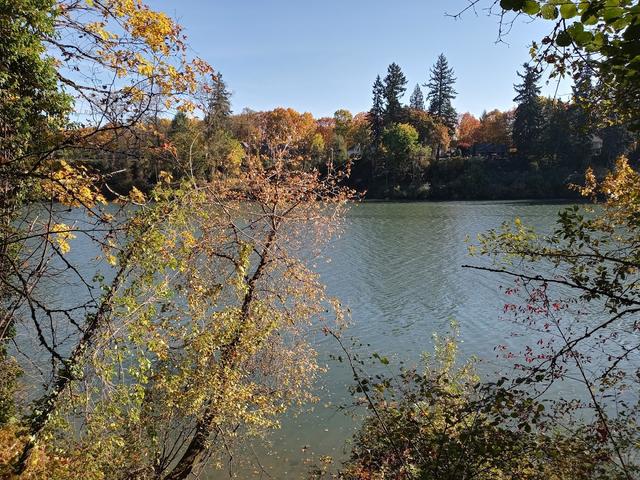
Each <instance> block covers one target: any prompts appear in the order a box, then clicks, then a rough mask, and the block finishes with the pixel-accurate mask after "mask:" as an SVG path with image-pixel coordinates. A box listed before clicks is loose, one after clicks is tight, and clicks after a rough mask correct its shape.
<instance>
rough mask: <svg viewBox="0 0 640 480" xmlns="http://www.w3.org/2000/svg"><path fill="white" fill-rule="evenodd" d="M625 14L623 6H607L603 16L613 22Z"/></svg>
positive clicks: (608, 21)
mask: <svg viewBox="0 0 640 480" xmlns="http://www.w3.org/2000/svg"><path fill="white" fill-rule="evenodd" d="M622 15H624V9H623V8H622V7H606V8H605V9H604V10H603V12H602V18H604V21H605V22H607V23H612V22H614V21H616V20H617V19H619V18H620V17H622Z"/></svg>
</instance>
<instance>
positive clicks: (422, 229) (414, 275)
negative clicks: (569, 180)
mask: <svg viewBox="0 0 640 480" xmlns="http://www.w3.org/2000/svg"><path fill="white" fill-rule="evenodd" d="M562 208H564V206H563V205H560V204H554V203H531V202H443V203H363V204H358V205H355V206H353V207H352V208H351V210H350V212H349V214H348V218H347V222H346V226H345V229H344V232H343V234H342V235H341V237H340V238H339V239H337V240H336V241H335V242H333V244H332V245H331V247H330V248H329V249H328V251H327V252H326V253H327V255H328V256H329V257H330V258H331V261H330V262H328V263H324V264H321V265H319V266H318V269H319V271H320V274H321V277H322V279H323V281H324V283H325V284H326V285H327V287H328V291H329V293H330V294H331V295H334V296H336V297H338V298H339V299H340V300H341V301H342V303H343V304H344V305H346V306H348V308H349V309H350V311H351V321H350V324H349V328H348V330H347V331H346V332H345V334H344V337H345V341H346V343H347V344H351V342H350V340H349V339H350V338H351V337H354V338H355V339H357V340H358V341H360V342H361V343H362V344H363V345H364V346H363V347H360V350H361V351H362V352H369V353H371V352H378V353H379V354H381V355H386V356H388V357H389V359H390V365H389V367H386V368H390V369H393V368H397V365H398V364H399V362H401V361H403V362H406V363H408V364H415V363H416V362H417V361H418V360H419V358H420V354H421V353H422V352H424V351H428V350H429V349H430V348H431V345H432V335H433V333H438V332H439V333H447V332H448V331H449V329H450V327H449V326H450V322H451V321H452V320H455V321H456V322H457V323H458V325H459V329H460V335H461V345H460V350H461V356H462V357H469V356H471V355H475V356H477V357H479V358H480V359H482V363H481V365H480V367H479V369H480V370H481V371H482V372H485V373H487V374H489V373H492V372H496V371H498V370H499V369H501V368H504V367H505V365H504V363H502V362H501V361H500V360H499V359H497V357H496V352H495V351H494V347H495V346H496V345H497V344H506V345H511V346H514V348H516V349H517V347H518V342H520V345H521V344H522V342H523V341H525V340H523V338H522V337H517V336H514V328H516V327H515V326H514V325H513V324H512V323H510V322H508V321H505V320H501V319H500V314H501V311H502V307H503V305H504V302H505V298H504V296H503V295H502V294H501V291H500V288H499V286H500V285H506V284H508V280H506V279H504V278H500V277H499V276H496V275H495V274H490V273H482V272H479V271H475V270H470V269H465V268H462V265H464V264H468V263H476V264H477V263H480V262H481V260H480V259H474V258H470V257H469V255H468V253H467V243H466V239H467V238H470V239H471V240H472V241H473V240H474V239H475V238H476V236H477V234H478V233H481V232H484V231H486V230H488V229H490V228H494V227H497V226H499V225H500V224H501V223H502V222H505V221H513V220H514V219H515V218H516V217H519V218H521V219H522V221H523V222H524V223H525V224H528V225H531V226H533V227H535V228H536V229H537V230H538V231H539V232H545V233H551V232H552V231H553V230H554V226H555V220H556V218H557V213H558V211H560V210H561V209H562ZM314 343H315V346H316V348H317V349H318V351H319V353H320V356H321V359H322V361H323V364H326V366H327V368H328V371H327V372H326V373H325V374H324V375H323V376H322V378H321V379H320V381H319V385H318V389H317V394H318V397H319V402H318V403H317V404H315V405H314V406H313V407H309V408H307V409H305V410H303V411H302V412H299V414H297V415H288V416H287V417H285V418H284V419H283V421H282V428H281V429H280V430H278V431H276V432H275V433H273V434H271V435H270V436H269V437H268V441H267V442H254V443H252V444H251V445H249V446H247V448H246V449H245V450H244V451H243V453H242V455H240V456H239V457H241V458H242V460H243V461H242V462H240V461H238V460H239V459H238V458H236V459H234V461H233V462H232V470H233V471H235V472H236V473H237V474H238V476H239V478H278V479H279V478H303V477H304V472H306V471H308V469H309V466H310V465H311V464H313V463H315V462H318V461H319V460H320V457H321V456H323V455H330V456H332V457H334V458H336V459H337V460H339V459H340V458H341V457H342V456H343V455H344V447H345V445H346V443H347V442H348V440H349V438H350V437H351V435H352V434H353V432H354V429H355V428H356V426H357V424H358V421H357V412H356V418H353V417H354V415H353V413H354V412H351V413H350V414H346V413H344V412H343V411H340V410H339V409H338V407H339V406H340V405H344V404H345V403H348V402H349V393H348V386H349V385H350V384H352V382H353V380H352V375H351V373H350V370H349V369H348V367H347V365H345V364H344V363H339V362H337V361H335V360H331V358H330V355H331V354H334V355H337V354H339V353H340V352H339V349H338V345H337V344H336V342H335V340H333V339H331V338H329V337H325V336H322V335H318V337H317V338H316V340H315V341H314ZM358 348H359V347H357V346H356V347H354V349H355V350H358ZM372 368H373V367H372ZM244 462H251V463H252V465H250V466H246V465H242V463H244ZM228 475H229V472H228V470H225V471H224V472H209V473H208V474H207V478H213V479H217V478H229V476H228Z"/></svg>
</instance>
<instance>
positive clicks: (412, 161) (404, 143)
mask: <svg viewBox="0 0 640 480" xmlns="http://www.w3.org/2000/svg"><path fill="white" fill-rule="evenodd" d="M418 139H419V136H418V132H417V131H416V129H415V128H413V127H412V126H411V125H409V124H406V123H394V124H393V125H391V126H390V127H387V128H385V130H384V135H383V145H384V152H385V157H386V158H387V160H388V164H387V170H388V172H389V173H390V174H391V177H392V179H393V181H400V180H402V177H403V176H406V175H411V177H412V179H414V177H415V176H416V170H418V168H419V167H420V166H425V165H421V164H422V163H424V162H426V160H427V159H428V158H427V157H428V155H427V153H428V151H427V150H426V149H424V148H422V147H421V146H420V144H419V142H418Z"/></svg>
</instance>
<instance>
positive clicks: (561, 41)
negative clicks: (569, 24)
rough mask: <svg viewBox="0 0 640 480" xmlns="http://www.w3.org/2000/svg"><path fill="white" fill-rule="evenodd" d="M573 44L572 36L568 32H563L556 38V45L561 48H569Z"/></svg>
mask: <svg viewBox="0 0 640 480" xmlns="http://www.w3.org/2000/svg"><path fill="white" fill-rule="evenodd" d="M571 42H572V38H571V35H570V34H569V32H567V31H566V30H563V31H562V32H560V33H559V34H558V35H557V36H556V45H557V46H559V47H568V46H569V45H571Z"/></svg>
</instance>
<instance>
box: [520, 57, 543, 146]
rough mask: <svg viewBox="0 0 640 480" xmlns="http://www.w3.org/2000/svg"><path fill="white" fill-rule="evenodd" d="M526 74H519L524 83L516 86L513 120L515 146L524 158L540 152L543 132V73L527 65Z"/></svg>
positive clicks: (525, 67) (525, 66) (525, 65)
mask: <svg viewBox="0 0 640 480" xmlns="http://www.w3.org/2000/svg"><path fill="white" fill-rule="evenodd" d="M523 67H524V72H523V73H520V72H518V77H520V78H521V79H522V83H520V84H517V85H514V88H515V91H516V94H517V95H516V97H515V98H514V99H513V100H514V101H515V102H516V103H517V104H518V107H517V108H516V113H515V118H514V120H513V144H514V145H515V146H516V148H517V149H518V153H519V154H520V155H521V156H522V157H526V156H528V155H530V154H534V153H537V152H538V148H539V146H540V133H541V130H542V103H541V101H540V85H539V82H540V77H541V73H540V72H539V71H538V70H537V69H536V68H535V67H533V66H531V65H529V64H527V63H525V64H524V65H523Z"/></svg>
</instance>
